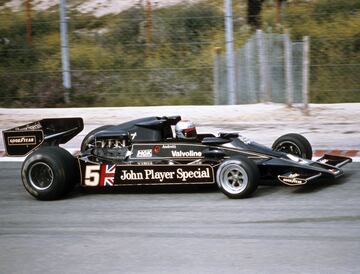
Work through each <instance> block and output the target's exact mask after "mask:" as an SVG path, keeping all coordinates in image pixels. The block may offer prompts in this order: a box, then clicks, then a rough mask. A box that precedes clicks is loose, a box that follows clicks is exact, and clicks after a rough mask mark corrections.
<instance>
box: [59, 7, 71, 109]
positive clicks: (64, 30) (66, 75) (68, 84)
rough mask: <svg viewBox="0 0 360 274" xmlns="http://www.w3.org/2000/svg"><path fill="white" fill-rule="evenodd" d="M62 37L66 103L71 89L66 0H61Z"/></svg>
mask: <svg viewBox="0 0 360 274" xmlns="http://www.w3.org/2000/svg"><path fill="white" fill-rule="evenodd" d="M60 39H61V61H62V74H63V86H64V88H65V92H64V100H65V103H69V102H70V98H69V89H70V88H71V75H70V61H69V45H68V37H67V17H66V0H60Z"/></svg>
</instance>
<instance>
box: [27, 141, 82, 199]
mask: <svg viewBox="0 0 360 274" xmlns="http://www.w3.org/2000/svg"><path fill="white" fill-rule="evenodd" d="M21 177H22V181H23V185H24V187H25V189H26V190H27V191H28V192H29V193H30V194H31V195H32V196H34V197H35V198H36V199H38V200H57V199H60V198H62V197H64V196H65V195H66V194H67V193H68V192H70V190H71V189H72V188H73V187H74V185H75V183H76V180H77V178H78V172H77V167H76V161H75V158H74V157H73V156H72V155H71V154H70V153H69V152H68V151H66V150H65V149H63V148H60V147H42V148H39V149H38V150H36V151H35V152H33V153H31V154H30V155H29V156H28V157H27V158H26V159H25V161H24V163H23V166H22V169H21Z"/></svg>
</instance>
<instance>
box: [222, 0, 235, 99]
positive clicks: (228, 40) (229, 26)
mask: <svg viewBox="0 0 360 274" xmlns="http://www.w3.org/2000/svg"><path fill="white" fill-rule="evenodd" d="M224 9H225V47H226V77H227V78H226V79H227V85H226V86H227V90H228V105H235V104H236V96H235V89H236V88H235V85H236V83H235V60H234V33H233V14H232V0H225V1H224Z"/></svg>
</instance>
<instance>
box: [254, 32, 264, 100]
mask: <svg viewBox="0 0 360 274" xmlns="http://www.w3.org/2000/svg"><path fill="white" fill-rule="evenodd" d="M256 40H257V47H258V50H259V63H260V69H259V72H260V73H259V74H260V95H259V97H260V102H262V103H263V102H265V101H266V100H265V94H266V82H267V81H266V73H267V69H266V60H265V45H264V34H263V32H262V30H260V29H258V30H256Z"/></svg>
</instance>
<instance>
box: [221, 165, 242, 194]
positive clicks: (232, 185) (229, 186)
mask: <svg viewBox="0 0 360 274" xmlns="http://www.w3.org/2000/svg"><path fill="white" fill-rule="evenodd" d="M220 182H221V186H222V188H223V189H224V190H226V191H227V192H228V193H231V194H239V193H241V192H242V191H244V190H245V189H246V187H247V185H248V182H249V179H248V176H247V173H246V171H245V169H243V168H242V167H241V166H239V165H236V164H232V165H229V166H227V167H225V168H224V169H223V170H222V172H221V174H220Z"/></svg>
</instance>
